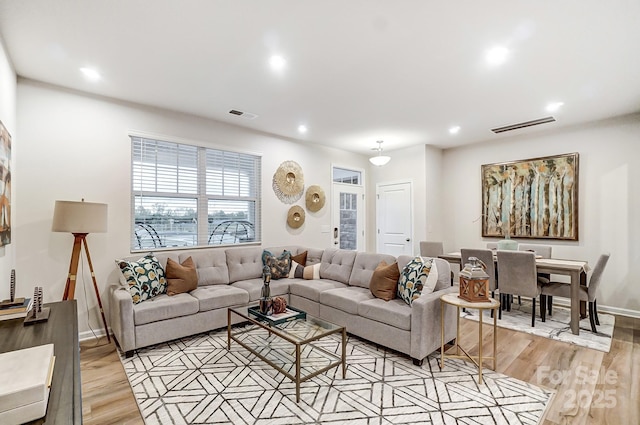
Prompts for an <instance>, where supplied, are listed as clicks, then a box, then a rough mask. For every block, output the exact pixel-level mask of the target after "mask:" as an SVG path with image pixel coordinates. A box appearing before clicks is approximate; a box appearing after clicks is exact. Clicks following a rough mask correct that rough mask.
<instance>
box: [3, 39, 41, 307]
mask: <svg viewBox="0 0 640 425" xmlns="http://www.w3.org/2000/svg"><path fill="white" fill-rule="evenodd" d="M0 121H2V124H4V126H5V128H6V129H7V130H8V131H9V134H11V144H12V147H11V149H12V155H11V156H12V161H11V162H12V164H11V169H12V173H11V174H12V175H11V180H12V182H11V184H12V188H13V191H14V194H12V199H11V206H12V217H15V213H14V212H15V205H16V200H17V197H16V195H15V185H16V180H17V179H16V175H15V164H16V161H15V160H13V158H15V157H16V152H19V146H18V137H17V131H16V73H15V72H14V70H13V65H12V64H11V61H10V60H9V57H8V55H7V52H6V50H5V47H4V42H3V40H2V38H0ZM12 224H13V222H12ZM11 236H12V241H15V233H14V229H12V235H11ZM14 258H15V242H12V243H11V244H9V245H5V246H3V247H0V300H4V299H6V298H8V297H9V282H10V276H11V269H13V268H14V267H15V260H14ZM24 282H26V281H25V280H23V279H22V276H20V275H19V274H18V273H17V272H16V293H17V295H18V296H25V295H29V294H30V293H33V287H31V289H29V287H28V286H27V285H25V284H24Z"/></svg>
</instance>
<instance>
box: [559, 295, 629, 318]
mask: <svg viewBox="0 0 640 425" xmlns="http://www.w3.org/2000/svg"><path fill="white" fill-rule="evenodd" d="M556 300H557V301H556ZM553 305H561V306H563V307H567V308H569V307H571V303H570V302H569V299H568V298H562V297H553ZM598 311H601V312H603V313H609V314H614V315H616V316H626V317H633V318H635V319H640V311H637V310H630V309H628V308H619V307H609V306H606V305H600V304H598Z"/></svg>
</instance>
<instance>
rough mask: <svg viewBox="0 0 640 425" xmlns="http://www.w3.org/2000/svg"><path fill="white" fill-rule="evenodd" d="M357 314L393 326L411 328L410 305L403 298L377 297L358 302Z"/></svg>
mask: <svg viewBox="0 0 640 425" xmlns="http://www.w3.org/2000/svg"><path fill="white" fill-rule="evenodd" d="M358 314H359V315H360V316H362V317H366V318H367V319H371V320H375V321H376V322H382V323H385V324H387V325H389V326H393V327H394V328H398V329H404V330H407V331H408V330H411V307H409V306H408V305H407V304H406V303H405V302H404V301H403V300H401V299H395V300H391V301H388V302H387V301H384V300H382V299H379V298H374V299H372V300H366V301H362V302H361V303H360V304H358Z"/></svg>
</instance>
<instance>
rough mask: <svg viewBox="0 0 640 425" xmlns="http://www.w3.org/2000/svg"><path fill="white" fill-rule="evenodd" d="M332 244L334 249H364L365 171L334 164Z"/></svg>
mask: <svg viewBox="0 0 640 425" xmlns="http://www.w3.org/2000/svg"><path fill="white" fill-rule="evenodd" d="M332 192H333V195H332V197H333V199H332V201H333V202H332V203H331V205H332V226H333V228H332V235H331V236H332V238H331V240H332V244H333V247H334V248H340V249H349V250H355V251H364V249H365V248H364V247H365V237H364V209H365V205H364V186H363V184H362V172H361V171H358V170H347V169H344V168H337V167H334V169H333V190H332Z"/></svg>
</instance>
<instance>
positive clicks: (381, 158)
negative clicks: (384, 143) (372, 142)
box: [369, 155, 391, 167]
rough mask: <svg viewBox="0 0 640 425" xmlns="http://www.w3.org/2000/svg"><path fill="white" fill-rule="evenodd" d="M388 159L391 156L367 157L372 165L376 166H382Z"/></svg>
mask: <svg viewBox="0 0 640 425" xmlns="http://www.w3.org/2000/svg"><path fill="white" fill-rule="evenodd" d="M390 160H391V157H390V156H386V155H378V156H372V157H371V158H369V162H371V163H372V164H373V165H375V166H377V167H382V166H383V165H385V164H386V163H387V162H389V161H390Z"/></svg>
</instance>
